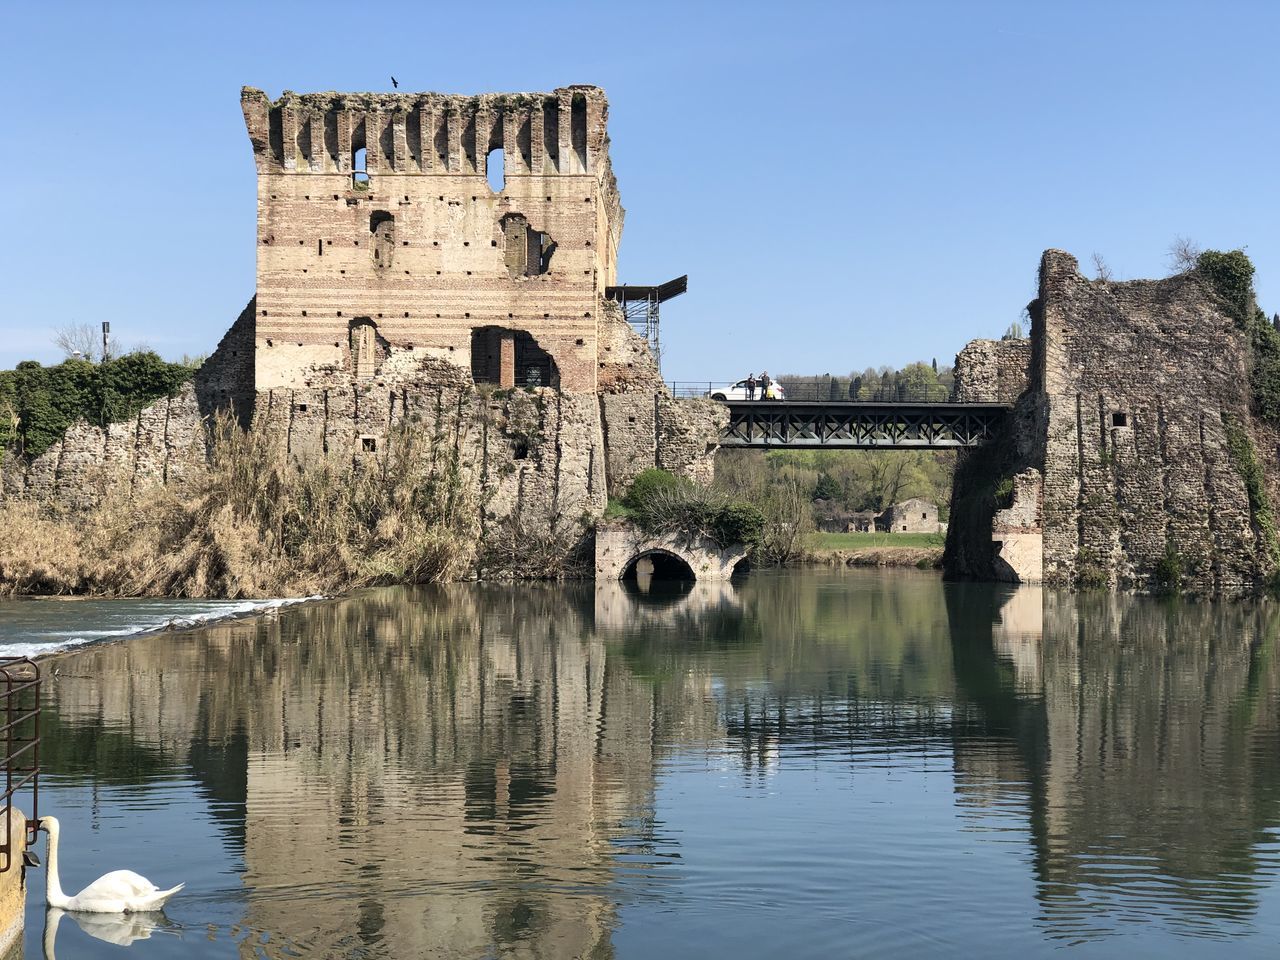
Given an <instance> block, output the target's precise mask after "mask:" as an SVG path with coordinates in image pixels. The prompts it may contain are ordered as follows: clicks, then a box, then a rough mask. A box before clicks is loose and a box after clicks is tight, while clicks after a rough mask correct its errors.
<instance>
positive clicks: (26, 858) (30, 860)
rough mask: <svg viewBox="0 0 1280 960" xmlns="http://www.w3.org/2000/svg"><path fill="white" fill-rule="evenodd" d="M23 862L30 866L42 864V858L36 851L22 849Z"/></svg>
mask: <svg viewBox="0 0 1280 960" xmlns="http://www.w3.org/2000/svg"><path fill="white" fill-rule="evenodd" d="M22 862H23V863H24V864H25V865H26V866H28V867H38V866H40V858H39V857H37V856H36V855H35V854H34V853H32V852H31V851H30V850H23V851H22Z"/></svg>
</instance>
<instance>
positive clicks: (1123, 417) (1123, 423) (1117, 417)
mask: <svg viewBox="0 0 1280 960" xmlns="http://www.w3.org/2000/svg"><path fill="white" fill-rule="evenodd" d="M1111 425H1112V426H1113V427H1127V426H1128V425H1129V415H1128V414H1127V413H1120V412H1116V413H1113V414H1111Z"/></svg>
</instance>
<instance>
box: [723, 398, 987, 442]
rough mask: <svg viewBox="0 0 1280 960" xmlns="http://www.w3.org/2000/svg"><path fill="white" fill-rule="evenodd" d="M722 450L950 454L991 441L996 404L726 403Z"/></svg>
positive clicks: (749, 401)
mask: <svg viewBox="0 0 1280 960" xmlns="http://www.w3.org/2000/svg"><path fill="white" fill-rule="evenodd" d="M725 406H727V407H728V408H729V426H728V427H727V428H726V429H725V432H724V436H723V438H722V439H721V441H720V445H721V446H722V447H741V448H753V449H758V450H805V449H815V448H817V449H823V450H882V449H886V448H892V449H902V450H953V449H956V448H958V447H977V446H980V445H981V444H982V443H984V442H985V441H986V440H988V439H990V438H991V436H992V435H993V434H994V432H995V430H996V429H997V427H998V426H999V425H1000V423H1001V421H1002V420H1003V419H1004V417H1005V416H1006V415H1007V414H1008V409H1009V408H1008V407H1006V406H1005V405H1004V404H1000V403H950V402H938V403H909V402H908V403H902V402H898V403H868V402H856V401H854V402H851V401H837V400H830V401H798V402H797V401H791V400H785V401H774V400H729V401H726V402H725Z"/></svg>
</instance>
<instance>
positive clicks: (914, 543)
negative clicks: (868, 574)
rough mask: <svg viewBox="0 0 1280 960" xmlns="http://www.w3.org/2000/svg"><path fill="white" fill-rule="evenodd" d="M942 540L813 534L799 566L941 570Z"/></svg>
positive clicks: (931, 536) (914, 535)
mask: <svg viewBox="0 0 1280 960" xmlns="http://www.w3.org/2000/svg"><path fill="white" fill-rule="evenodd" d="M944 539H945V538H944V535H943V534H940V533H817V534H814V535H813V537H812V538H811V540H810V542H809V544H808V545H807V547H806V549H805V551H804V553H803V555H802V556H801V558H800V563H802V564H809V565H815V566H822V565H825V566H844V567H916V568H918V569H921V570H933V569H941V567H942V553H943V545H944Z"/></svg>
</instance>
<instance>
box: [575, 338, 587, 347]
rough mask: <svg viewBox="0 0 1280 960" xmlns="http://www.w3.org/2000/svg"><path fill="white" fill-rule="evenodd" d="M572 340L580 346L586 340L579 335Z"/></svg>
mask: <svg viewBox="0 0 1280 960" xmlns="http://www.w3.org/2000/svg"><path fill="white" fill-rule="evenodd" d="M573 342H574V343H576V344H577V345H578V346H580V347H581V346H583V345H584V344H585V343H586V342H587V341H585V340H583V339H582V338H581V337H579V338H578V339H577V340H575V341H573Z"/></svg>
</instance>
